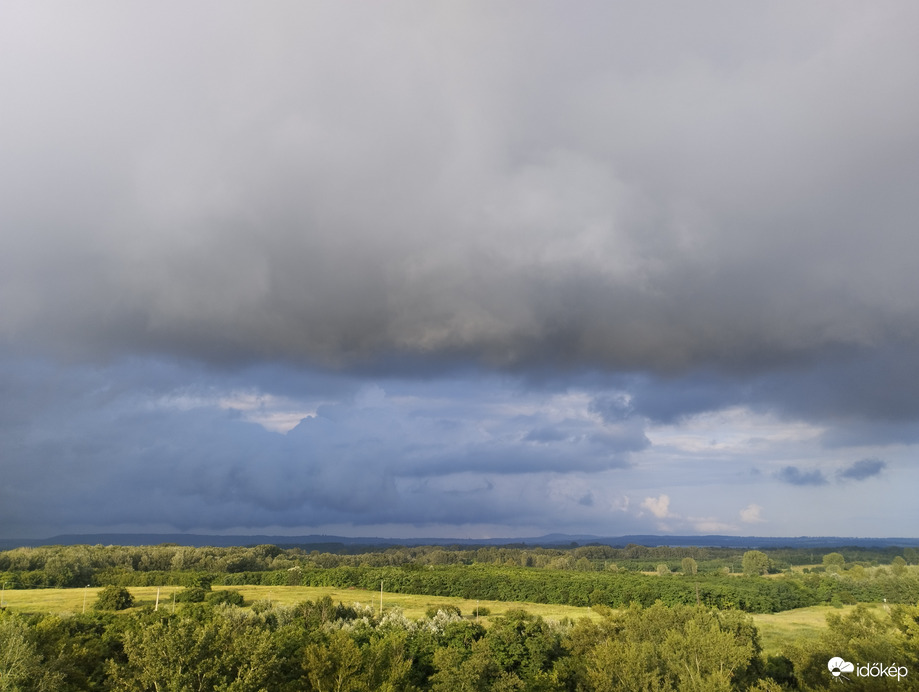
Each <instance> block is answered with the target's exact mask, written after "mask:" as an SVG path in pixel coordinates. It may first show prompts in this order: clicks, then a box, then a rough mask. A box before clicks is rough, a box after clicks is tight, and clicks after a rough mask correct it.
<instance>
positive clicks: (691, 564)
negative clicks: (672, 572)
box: [682, 557, 699, 574]
mask: <svg viewBox="0 0 919 692" xmlns="http://www.w3.org/2000/svg"><path fill="white" fill-rule="evenodd" d="M682 565H683V574H695V573H696V572H698V571H699V565H698V564H697V563H696V561H695V560H694V559H693V558H691V557H684V558H683V561H682Z"/></svg>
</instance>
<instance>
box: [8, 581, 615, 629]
mask: <svg viewBox="0 0 919 692" xmlns="http://www.w3.org/2000/svg"><path fill="white" fill-rule="evenodd" d="M157 588H158V587H155V586H131V587H128V591H130V592H131V595H132V596H134V603H135V607H134V608H132V609H130V610H139V609H141V608H144V607H147V606H150V607H153V606H154V605H155V604H156V593H157ZM220 588H223V587H218V589H220ZM227 588H230V589H232V590H233V591H238V592H239V593H240V594H241V595H242V597H243V598H245V599H246V603H247V604H251V603H253V602H255V601H265V600H267V601H271V603H272V604H274V605H285V606H292V605H296V604H297V603H300V602H302V601H318V600H319V599H321V598H324V597H325V596H328V597H329V598H331V599H332V601H333V602H335V603H339V602H341V603H343V604H344V605H352V604H354V603H360V604H362V605H367V606H371V607H372V608H373V609H374V611H375V612H377V611H378V610H379V607H380V592H379V591H369V590H365V589H356V588H335V587H313V586H233V587H227ZM101 590H102V589H101V587H88V588H86V589H7V590H6V591H5V592H4V597H3V604H4V605H5V606H6V607H8V608H9V609H10V610H11V611H14V612H17V613H80V612H82V611H83V605H84V600H85V604H86V609H87V610H91V609H92V607H93V604H94V603H95V601H96V596H97V594H98V593H99V591H101ZM181 590H182V587H180V586H163V587H159V592H160V596H159V607H160V608H167V609H171V608H172V607H173V594H174V593H178V592H179V591H181ZM215 590H216V589H215ZM444 606H455V607H457V608H459V609H460V612H461V613H462V614H463V616H465V617H474V616H475V614H476V609H477V608H479V609H484V608H487V609H488V612H489V613H490V616H491V617H494V616H497V615H504V614H505V613H506V612H507V611H509V610H520V609H523V610H526V611H527V612H529V613H532V614H533V615H539V616H542V617H543V618H545V619H547V620H563V619H564V618H571V619H572V620H577V619H579V618H582V617H587V618H594V619H599V618H600V616H599V615H597V614H596V613H595V612H593V611H592V610H591V609H590V608H579V607H576V606H566V605H553V604H546V603H518V602H513V601H485V600H482V601H477V600H475V599H465V598H451V597H448V596H416V595H412V594H401V593H387V592H385V591H384V592H383V610H384V612H385V611H390V610H392V609H393V608H399V609H400V610H402V612H403V613H404V614H405V616H406V617H408V618H411V619H416V620H417V619H419V618H422V617H424V616H425V612H426V611H427V610H428V609H429V608H439V607H444ZM177 607H181V604H179V605H178V606H177ZM125 612H130V611H125ZM486 621H487V619H486Z"/></svg>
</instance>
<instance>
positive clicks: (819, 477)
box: [775, 466, 829, 485]
mask: <svg viewBox="0 0 919 692" xmlns="http://www.w3.org/2000/svg"><path fill="white" fill-rule="evenodd" d="M775 477H776V478H778V479H779V480H780V481H782V482H783V483H788V484H790V485H826V484H827V483H828V482H829V481H827V479H826V476H824V475H823V471H820V470H819V469H813V470H811V471H804V470H802V469H799V468H798V467H797V466H784V467H782V468H781V469H780V470H779V471H777V472H776V474H775Z"/></svg>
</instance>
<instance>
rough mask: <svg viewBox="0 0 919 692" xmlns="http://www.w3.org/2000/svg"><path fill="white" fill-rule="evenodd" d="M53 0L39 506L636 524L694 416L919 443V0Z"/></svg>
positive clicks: (16, 396)
mask: <svg viewBox="0 0 919 692" xmlns="http://www.w3.org/2000/svg"><path fill="white" fill-rule="evenodd" d="M48 7H49V6H48V5H46V4H43V5H42V6H38V5H26V4H19V5H15V6H14V5H4V6H2V7H0V90H2V93H3V94H4V98H5V102H6V103H9V104H11V106H10V107H9V108H8V109H6V111H5V113H4V123H3V128H2V131H0V245H2V247H0V250H2V251H0V315H2V318H0V445H2V446H0V449H2V452H3V457H4V485H2V486H0V521H2V522H4V525H5V526H10V527H16V526H25V527H28V526H30V525H32V524H30V521H32V522H33V523H34V520H30V519H29V517H34V516H35V515H36V514H41V516H43V517H45V520H46V521H47V522H48V524H49V525H56V526H61V525H64V526H72V525H75V524H77V523H81V522H82V524H85V525H89V524H94V523H109V522H111V521H117V522H120V524H121V525H128V524H131V525H138V524H144V523H146V524H149V523H151V522H158V523H159V524H161V525H165V524H169V525H173V526H180V527H194V526H204V525H207V526H210V527H214V528H227V527H230V526H233V525H234V524H233V522H238V521H241V519H240V518H241V517H244V518H245V519H244V520H245V521H246V522H247V523H249V524H250V525H252V526H256V525H259V526H270V525H276V526H303V525H315V524H319V523H322V524H334V523H336V522H338V523H342V524H348V523H352V524H355V523H356V524H360V525H380V524H381V523H386V522H404V523H407V524H417V523H432V522H434V523H436V522H443V523H450V522H455V523H463V522H468V521H469V520H470V517H474V518H477V519H481V521H483V522H493V523H500V522H503V523H505V524H514V525H520V526H522V525H525V524H527V522H530V523H532V524H534V525H535V524H536V523H538V522H539V521H543V520H545V517H547V516H550V515H551V517H552V520H551V521H552V522H554V526H553V528H558V527H560V526H561V525H563V524H566V523H570V524H571V525H575V524H577V523H578V522H581V524H580V525H586V523H591V522H592V525H604V524H603V522H605V521H607V519H608V517H609V515H610V512H613V514H614V516H615V517H617V518H618V517H620V515H622V516H623V517H625V516H626V515H627V514H628V512H627V508H628V507H629V499H628V497H626V496H625V492H626V490H627V487H628V486H627V482H631V483H634V486H632V487H636V488H641V492H637V491H636V492H637V494H635V498H639V496H643V497H647V496H663V495H666V496H667V497H672V498H673V505H674V507H676V506H677V505H678V504H679V502H680V495H679V493H678V491H677V490H675V489H671V488H666V489H664V488H662V487H661V486H662V484H664V483H670V482H672V483H674V484H675V485H677V486H679V485H680V484H687V487H689V486H691V485H692V483H694V482H698V481H697V480H696V481H687V480H686V478H687V477H688V476H684V475H683V474H689V473H690V471H692V469H690V470H684V469H683V467H677V466H676V464H677V463H678V462H676V461H674V462H673V464H674V465H672V466H666V468H667V469H668V471H667V473H660V474H659V473H658V470H659V468H661V465H665V462H663V461H661V458H668V457H667V456H666V455H667V454H671V453H672V454H674V455H676V456H675V458H683V457H680V455H681V454H684V455H690V456H691V455H699V456H697V457H696V456H693V457H692V458H694V459H696V458H700V459H706V460H705V461H701V462H700V464H708V463H712V464H714V463H715V462H710V461H708V460H707V459H708V456H706V455H709V454H711V455H717V454H718V450H717V449H716V445H714V443H713V444H711V445H708V446H707V447H704V448H703V446H702V445H701V443H699V442H698V440H695V439H694V438H693V439H692V440H688V439H687V438H685V437H681V435H683V434H684V433H685V434H686V435H688V436H689V437H690V438H691V437H692V435H689V434H688V433H687V431H686V430H682V431H677V432H674V431H664V432H661V426H663V427H667V426H673V427H675V428H680V426H684V425H688V423H687V421H691V419H692V418H693V416H694V415H695V414H701V413H706V412H714V411H723V410H726V409H730V408H732V407H739V408H743V409H745V410H747V411H750V412H753V413H754V414H757V415H761V416H765V417H770V416H771V417H772V418H774V419H775V420H777V421H779V423H777V425H778V424H782V423H784V424H798V423H801V422H807V423H810V424H812V426H813V427H814V428H815V429H819V430H820V431H822V432H820V433H819V436H818V437H815V441H814V444H815V445H818V446H822V448H823V449H826V448H843V447H850V448H855V447H859V448H867V447H872V446H884V445H888V446H889V445H890V443H892V442H897V443H903V444H913V443H915V442H916V440H917V439H919V433H917V426H916V421H917V420H919V396H917V395H916V392H915V387H913V386H912V383H913V382H915V381H916V379H917V376H919V358H917V356H916V354H917V353H919V349H917V346H919V330H917V327H916V325H917V324H919V302H917V301H916V299H915V296H916V295H919V274H917V272H916V271H915V268H914V266H913V265H914V261H913V258H914V257H916V256H917V253H919V236H917V234H916V233H915V219H916V218H917V216H919V199H917V196H916V195H915V189H916V188H917V186H919V165H917V161H919V155H917V154H919V132H917V129H916V127H915V122H917V121H919V93H917V92H916V90H915V89H912V88H910V85H913V84H915V83H916V82H917V79H919V45H917V43H916V41H915V40H914V36H913V33H914V32H913V31H912V27H914V26H915V25H916V22H917V20H919V9H917V8H915V7H913V6H912V5H907V4H899V5H894V4H887V5H878V4H875V5H872V6H870V7H865V6H862V5H855V4H852V5H839V4H833V5H829V4H814V5H810V6H808V7H807V8H803V9H802V8H801V7H794V8H791V7H782V6H775V7H772V6H765V5H763V6H753V5H749V4H743V5H742V4H724V3H701V4H700V3H692V4H691V5H686V6H680V7H670V8H668V11H667V13H665V14H662V13H660V12H658V11H656V10H651V9H648V8H647V7H645V6H638V5H636V6H634V7H633V6H623V5H610V4H608V3H602V2H587V3H586V4H584V5H583V6H582V8H581V10H580V11H579V12H577V13H571V12H570V11H567V10H566V9H563V8H561V6H558V5H554V4H550V3H526V4H523V3H520V4H503V5H477V6H468V7H467V6H450V7H447V6H439V5H437V6H435V5H420V4H412V3H401V2H395V3H387V4H386V5H385V6H384V5H380V6H376V5H375V6H373V7H369V8H368V7H361V9H360V10H357V9H355V8H352V7H348V6H345V5H342V4H340V3H322V2H320V3H311V4H309V5H290V6H285V7H274V8H272V9H271V10H267V9H265V8H263V7H260V6H255V5H251V4H246V3H236V2H228V3H224V4H223V5H222V11H221V12H220V13H219V14H214V13H213V12H211V11H208V10H205V9H202V8H189V7H186V6H184V5H180V4H178V3H170V2H160V3H156V4H155V5H153V4H151V5H149V6H141V5H130V4H124V3H116V2H102V3H99V4H96V5H94V6H93V7H92V8H84V7H80V8H74V7H72V6H70V5H68V4H66V3H60V4H53V5H52V8H53V9H48ZM179 16H181V18H182V21H176V18H177V17H179ZM713 17H717V18H718V21H713ZM377 388H379V389H380V391H383V390H385V396H382V398H381V396H379V395H380V392H378V391H377ZM259 397H262V399H260V398H259ZM566 397H567V398H566ZM227 402H230V403H227ZM233 402H235V403H233ZM265 402H268V403H265ZM279 402H280V403H279ZM285 407H286V408H285ZM306 411H309V412H311V413H315V417H312V418H307V419H306V420H304V421H303V422H302V423H301V424H300V425H299V426H298V427H297V428H295V429H294V430H292V431H291V432H290V433H288V434H287V435H286V436H279V435H277V434H276V433H273V432H269V431H267V430H265V429H264V428H263V427H261V425H259V424H258V423H259V422H261V423H265V424H272V425H281V424H282V423H284V424H285V425H286V423H285V421H286V422H290V421H291V420H292V421H294V422H296V417H297V415H299V413H305V412H306ZM770 420H771V419H770ZM266 421H267V423H266ZM716 432H718V433H721V432H726V433H730V431H723V430H719V431H716ZM767 432H768V433H769V434H774V437H770V438H768V440H771V442H768V445H771V444H774V445H776V446H775V447H769V449H770V450H773V449H779V450H780V451H781V452H782V453H783V454H784V453H785V452H788V451H789V450H792V447H793V446H794V445H796V444H805V443H802V442H800V439H799V438H797V437H794V435H791V436H790V437H787V436H786V437H783V435H779V434H777V433H775V431H774V430H771V429H770V430H768V431H767ZM655 433H656V434H657V435H659V436H663V437H666V439H667V440H668V442H667V443H666V444H669V445H670V446H669V447H667V449H666V450H665V451H664V452H661V454H662V455H663V457H655V456H653V455H652V454H651V452H657V451H658V449H659V448H658V447H657V445H658V442H657V440H658V439H663V438H662V437H657V438H656V437H655ZM815 435H817V433H815ZM718 437H719V439H722V438H723V439H727V440H728V441H729V442H731V436H730V434H726V435H724V436H720V435H718ZM710 439H713V438H710ZM775 440H781V441H780V442H776V441H775ZM787 440H791V441H787ZM747 442H748V443H749V446H750V447H752V448H755V449H756V450H760V447H757V445H766V446H768V445H767V442H763V440H762V439H758V440H752V439H751V440H748V441H747ZM666 444H665V445H664V446H666ZM724 444H728V442H725V443H724ZM694 445H695V446H694ZM783 445H784V446H783ZM743 449H744V450H746V449H747V447H744V448H743ZM795 449H797V448H795ZM686 450H690V452H687V451H686ZM700 450H702V451H700ZM890 451H891V453H894V452H895V450H890ZM757 453H758V454H759V456H754V457H753V458H751V460H750V461H749V462H745V463H750V464H757V465H758V467H760V466H761V467H762V468H763V469H764V470H763V471H762V473H763V476H764V477H768V475H769V474H774V471H773V469H774V468H775V463H778V464H781V463H784V462H765V461H764V460H765V459H773V458H786V459H808V458H812V459H814V460H813V461H812V462H811V461H806V462H804V463H805V464H807V463H813V464H821V466H820V468H828V466H824V465H823V462H825V461H826V460H822V461H821V460H817V459H816V458H814V457H808V456H806V455H805V454H802V455H790V456H787V457H784V456H781V455H776V456H769V454H770V452H768V451H760V452H757ZM807 453H808V454H812V453H814V452H813V450H812V449H810V448H808V450H807ZM751 454H752V452H751ZM857 454H859V455H875V454H878V455H883V456H884V457H885V458H889V459H890V463H891V468H894V467H896V469H897V471H898V473H900V472H904V473H905V472H906V470H907V467H908V466H909V462H908V461H903V462H902V463H901V462H900V460H898V459H896V458H895V457H888V456H887V451H883V450H882V451H877V450H874V449H865V451H858V452H857ZM638 457H641V460H639V461H636V458H638ZM712 458H714V456H713V457H712ZM853 458H858V457H855V456H853ZM761 462H762V463H761ZM869 462H870V463H869ZM666 463H667V464H669V463H670V461H667V462H666ZM796 463H797V462H796ZM871 463H873V461H872V459H863V460H862V461H860V462H857V463H855V464H853V465H852V466H851V467H849V468H847V469H844V470H843V471H842V472H841V474H840V475H838V476H837V479H849V480H861V479H863V478H867V477H872V476H873V475H880V473H881V471H882V470H883V468H884V467H876V466H872V465H871ZM880 463H884V462H880ZM770 464H771V465H770ZM815 468H817V467H816V466H815ZM695 472H696V475H695V476H694V478H702V477H704V478H708V479H714V478H723V477H724V474H723V473H722V472H721V471H720V470H718V468H717V467H716V466H714V465H712V466H706V467H705V468H704V469H703V468H701V467H700V468H699V469H696V470H695ZM641 474H646V475H641ZM584 476H589V477H590V478H591V479H593V480H592V481H591V482H586V481H584V479H583V477H584ZM601 477H602V478H605V479H607V480H606V481H605V482H606V485H605V486H604V487H603V488H602V489H601V488H600V487H595V483H597V482H598V481H597V479H598V478H601ZM611 477H612V478H614V479H615V480H610V478H611ZM773 477H776V478H778V479H779V480H781V481H783V482H785V483H790V484H794V485H804V486H816V485H821V484H824V483H826V482H828V480H827V476H826V475H825V474H824V473H823V472H821V471H819V470H806V469H804V468H802V467H800V466H798V465H788V466H785V468H784V469H782V470H780V471H779V472H778V473H777V474H774V476H773ZM624 479H629V480H628V481H626V480H624ZM649 479H651V480H649ZM620 481H621V483H622V485H621V488H622V490H621V494H620V496H615V497H614V496H613V495H614V491H615V490H616V489H618V488H619V487H620V486H619V483H620ZM712 482H715V481H712ZM853 486H854V484H843V483H840V484H839V486H838V488H837V490H838V491H839V492H848V491H851V489H852V487H853ZM865 487H867V486H862V489H864V488H865ZM777 488H778V486H777ZM604 492H605V493H606V496H605V495H604ZM685 499H687V498H686V496H684V500H685ZM753 500H756V504H757V506H763V507H764V513H763V516H776V514H777V513H775V512H774V511H772V508H771V507H768V506H767V504H766V503H765V501H764V500H762V501H761V500H760V499H759V498H749V499H745V500H744V502H745V503H750V502H752V501H753ZM635 502H638V499H636V500H635ZM547 508H549V509H547ZM621 508H626V509H621ZM681 511H682V510H679V511H678V510H677V509H674V517H677V516H691V515H690V514H688V513H685V514H680V512H681ZM694 511H695V510H694ZM701 511H703V510H701V509H699V510H698V511H697V512H696V513H699V512H701ZM705 511H707V510H705ZM735 515H736V508H733V509H731V516H735ZM700 516H701V514H700ZM109 518H111V519H109ZM629 521H632V522H633V523H632V524H628V522H629ZM673 521H676V519H675V518H673ZM636 522H637V523H636ZM622 525H623V526H626V525H628V526H631V527H633V528H635V529H636V530H637V529H643V530H649V528H650V525H647V524H642V523H641V522H640V521H639V520H637V519H634V518H632V519H623V524H622ZM11 530H12V529H11Z"/></svg>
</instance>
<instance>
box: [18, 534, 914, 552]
mask: <svg viewBox="0 0 919 692" xmlns="http://www.w3.org/2000/svg"><path fill="white" fill-rule="evenodd" d="M162 543H174V544H176V545H183V546H192V547H201V546H216V547H232V546H247V545H278V546H284V547H291V548H292V547H298V548H303V549H305V550H320V551H323V552H348V553H355V552H363V550H362V549H364V550H368V551H369V550H380V549H381V548H385V547H387V546H414V545H442V546H453V545H455V546H540V547H544V548H569V547H573V546H579V545H609V546H612V547H614V548H623V547H625V546H626V545H629V544H633V545H643V546H651V547H654V546H671V547H700V548H703V547H705V548H737V549H744V550H751V549H755V548H842V547H862V548H885V547H891V546H898V547H919V538H902V537H897V538H882V537H878V538H852V537H845V536H796V537H787V536H786V537H782V536H718V535H711V536H657V535H638V536H614V537H610V536H606V537H604V536H592V535H587V534H578V535H568V534H560V533H553V534H548V535H546V536H539V537H536V538H377V537H365V536H362V537H356V538H354V537H346V536H323V535H315V534H314V535H308V536H265V535H243V536H210V535H203V534H190V533H162V534H160V533H93V534H67V535H61V536H52V537H51V538H42V539H15V538H7V539H0V549H2V550H9V549H12V548H17V547H36V546H42V545H159V544H162Z"/></svg>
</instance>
